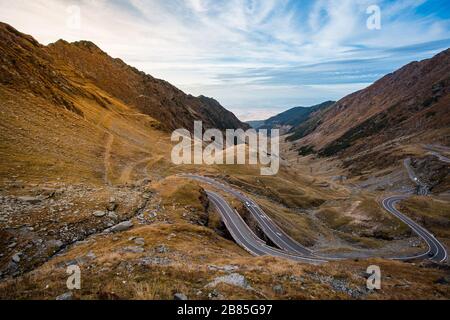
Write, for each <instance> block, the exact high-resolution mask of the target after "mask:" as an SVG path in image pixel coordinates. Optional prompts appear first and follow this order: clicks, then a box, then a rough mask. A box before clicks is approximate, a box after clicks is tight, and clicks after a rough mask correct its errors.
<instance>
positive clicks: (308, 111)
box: [256, 101, 334, 133]
mask: <svg viewBox="0 0 450 320" xmlns="http://www.w3.org/2000/svg"><path fill="white" fill-rule="evenodd" d="M333 104H334V101H327V102H324V103H321V104H318V105H315V106H311V107H295V108H292V109H289V110H287V111H285V112H282V113H280V114H278V115H276V116H273V117H271V118H269V119H267V120H265V121H263V123H262V124H261V121H256V124H257V125H259V126H258V129H281V132H282V133H287V132H292V131H291V130H292V129H293V128H296V127H298V126H300V125H301V124H302V123H303V122H304V121H306V120H308V118H309V117H310V116H311V115H312V114H313V113H315V112H317V111H319V110H323V109H326V108H328V107H330V106H331V105H333Z"/></svg>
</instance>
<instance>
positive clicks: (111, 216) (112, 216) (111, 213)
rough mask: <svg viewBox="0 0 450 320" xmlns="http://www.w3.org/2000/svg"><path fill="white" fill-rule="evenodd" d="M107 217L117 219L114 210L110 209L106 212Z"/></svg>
mask: <svg viewBox="0 0 450 320" xmlns="http://www.w3.org/2000/svg"><path fill="white" fill-rule="evenodd" d="M108 218H110V219H113V220H117V219H119V216H118V215H117V214H116V213H115V212H112V211H110V212H108Z"/></svg>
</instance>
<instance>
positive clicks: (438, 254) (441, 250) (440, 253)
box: [382, 196, 448, 262]
mask: <svg viewBox="0 0 450 320" xmlns="http://www.w3.org/2000/svg"><path fill="white" fill-rule="evenodd" d="M406 198H408V196H392V197H389V198H386V199H384V200H383V202H382V204H383V207H384V209H385V210H387V211H389V212H390V213H392V214H393V215H394V216H396V217H397V218H398V219H400V220H401V221H403V222H404V223H406V224H407V225H408V226H409V227H410V228H411V229H412V230H413V231H414V232H415V233H416V234H417V235H418V236H419V237H420V238H422V239H423V240H424V241H425V242H426V244H427V245H428V251H427V252H426V253H424V254H421V255H418V256H415V257H407V258H398V259H397V260H411V259H430V260H433V261H435V262H444V261H445V260H447V256H448V254H447V250H446V249H445V247H444V246H443V245H442V244H441V243H440V242H439V241H438V240H437V239H436V238H435V236H434V235H433V234H432V233H430V232H429V231H428V230H426V229H425V228H423V227H422V226H420V225H419V224H417V223H416V222H414V221H413V220H412V219H410V218H408V217H407V216H405V215H404V214H402V213H401V212H400V211H398V210H397V208H396V205H397V204H398V203H399V202H400V201H402V200H404V199H406Z"/></svg>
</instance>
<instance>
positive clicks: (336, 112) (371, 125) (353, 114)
mask: <svg viewBox="0 0 450 320" xmlns="http://www.w3.org/2000/svg"><path fill="white" fill-rule="evenodd" d="M449 75H450V49H449V50H446V51H444V52H442V53H440V54H438V55H436V56H435V57H433V58H432V59H428V60H424V61H421V62H413V63H410V64H408V65H406V66H405V67H403V68H401V69H400V70H398V71H396V72H394V73H392V74H389V75H387V76H385V77H383V78H382V79H380V80H379V81H377V82H376V83H374V84H373V85H371V86H370V87H368V88H366V89H364V90H361V91H359V92H355V93H353V94H351V95H349V96H347V97H345V98H343V99H342V100H340V101H339V102H337V103H336V104H335V105H334V106H333V107H331V108H330V109H328V110H327V111H326V112H325V113H324V114H321V115H320V120H319V119H317V118H316V119H315V120H316V123H315V126H310V128H309V129H310V130H304V132H303V133H302V134H299V135H297V136H295V138H300V140H299V144H300V145H302V146H303V147H308V148H314V149H315V150H316V151H318V152H319V153H321V154H322V155H325V156H334V155H337V154H341V153H345V154H347V155H350V154H354V153H355V152H361V151H363V150H369V149H370V148H373V147H375V146H378V145H380V144H383V143H385V142H388V141H391V140H393V139H398V138H400V137H408V136H418V135H425V134H426V135H427V138H426V139H429V140H431V141H432V140H433V139H445V137H446V135H445V134H444V135H442V133H438V132H437V131H438V130H444V131H445V130H446V129H448V128H449V126H450V76H449ZM432 132H435V134H433V133H432ZM369 138H370V139H369ZM447 139H448V136H447Z"/></svg>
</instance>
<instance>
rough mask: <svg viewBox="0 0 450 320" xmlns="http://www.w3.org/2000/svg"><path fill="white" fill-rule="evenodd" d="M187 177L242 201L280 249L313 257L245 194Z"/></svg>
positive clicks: (227, 187) (208, 181)
mask: <svg viewBox="0 0 450 320" xmlns="http://www.w3.org/2000/svg"><path fill="white" fill-rule="evenodd" d="M187 177H189V178H191V179H195V180H199V181H201V182H205V183H208V184H210V185H212V186H214V187H216V188H217V189H219V190H222V191H224V192H227V193H229V194H232V195H233V196H235V197H236V198H237V199H239V200H240V201H242V202H243V203H244V204H245V206H246V208H247V209H248V211H249V212H250V214H251V215H252V216H253V218H254V219H255V220H256V222H257V223H258V225H259V227H260V228H261V230H262V231H263V232H264V234H265V235H266V236H267V237H268V238H269V239H270V240H271V241H272V242H273V243H274V244H275V245H276V246H277V247H278V248H280V249H282V250H284V251H286V252H288V253H291V254H295V255H298V254H300V255H302V256H305V257H308V256H309V257H313V256H314V255H313V252H312V251H311V250H309V249H307V248H305V247H304V246H302V245H301V244H299V243H298V242H297V241H295V240H294V239H292V238H291V237H290V236H289V235H287V234H286V232H284V231H283V230H282V229H281V228H280V227H279V226H278V225H277V224H276V223H275V222H274V221H273V220H272V219H271V218H270V217H269V216H268V215H267V214H266V213H265V212H264V211H263V210H262V209H261V208H260V207H259V206H258V204H257V203H255V202H254V201H253V200H252V199H250V198H248V197H247V196H246V195H244V194H243V193H241V192H239V191H238V190H236V189H234V188H231V187H230V186H227V185H225V184H222V183H220V182H218V181H216V180H214V179H211V178H207V177H203V176H197V175H188V176H187Z"/></svg>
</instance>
